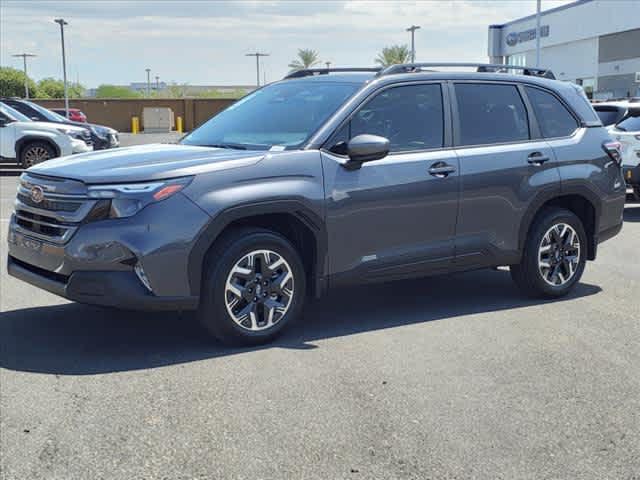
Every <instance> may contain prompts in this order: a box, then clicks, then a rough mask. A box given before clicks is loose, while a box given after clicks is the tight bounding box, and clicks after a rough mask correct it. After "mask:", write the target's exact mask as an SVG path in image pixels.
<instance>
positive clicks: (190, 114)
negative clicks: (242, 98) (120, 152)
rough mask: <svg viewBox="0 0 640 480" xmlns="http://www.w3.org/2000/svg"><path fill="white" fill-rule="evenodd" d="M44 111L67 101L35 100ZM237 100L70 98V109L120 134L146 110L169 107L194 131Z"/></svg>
mask: <svg viewBox="0 0 640 480" xmlns="http://www.w3.org/2000/svg"><path fill="white" fill-rule="evenodd" d="M33 101H34V102H36V103H37V104H39V105H42V106H43V107H45V108H64V100H61V99H52V100H39V99H35V100H33ZM233 102H235V100H229V99H212V98H184V99H176V98H168V99H157V98H151V99H141V98H135V99H102V98H84V99H70V100H69V108H79V109H80V110H82V111H83V112H84V113H85V115H86V116H87V120H88V121H89V122H91V123H97V124H99V125H107V126H109V127H112V128H115V129H116V130H118V131H120V132H130V131H131V117H140V125H142V109H143V108H144V107H169V108H170V109H171V110H173V113H174V115H175V117H176V118H177V117H182V118H183V121H184V129H185V131H190V130H193V129H194V128H195V127H197V126H199V125H202V123H204V122H205V121H207V120H208V119H209V118H211V117H213V116H214V115H215V114H217V113H218V112H220V111H222V110H224V109H225V108H227V106H229V105H231V104H232V103H233Z"/></svg>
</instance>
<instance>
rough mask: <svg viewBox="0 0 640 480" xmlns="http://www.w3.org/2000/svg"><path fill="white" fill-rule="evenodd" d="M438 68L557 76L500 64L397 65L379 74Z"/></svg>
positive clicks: (528, 68) (531, 68)
mask: <svg viewBox="0 0 640 480" xmlns="http://www.w3.org/2000/svg"><path fill="white" fill-rule="evenodd" d="M436 67H474V68H476V71H477V72H488V73H497V72H502V73H505V72H508V71H509V70H522V74H523V75H530V76H533V77H544V78H550V79H553V80H555V78H556V77H555V75H554V74H553V72H552V71H551V70H548V69H546V68H535V67H526V66H522V65H503V64H499V63H401V64H397V65H390V66H388V67H387V68H385V69H384V70H381V71H380V72H378V76H379V77H381V76H383V75H393V74H395V73H411V72H419V71H423V70H422V69H424V68H436Z"/></svg>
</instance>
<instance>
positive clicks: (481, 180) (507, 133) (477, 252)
mask: <svg viewBox="0 0 640 480" xmlns="http://www.w3.org/2000/svg"><path fill="white" fill-rule="evenodd" d="M451 88H452V97H453V103H452V104H453V109H454V142H455V146H456V153H457V155H458V157H459V160H460V188H461V196H460V212H459V219H458V225H457V230H456V241H455V250H456V260H455V263H456V266H457V267H460V268H465V269H466V268H475V267H483V266H491V265H500V264H510V263H513V262H517V261H519V253H518V252H519V235H520V227H521V225H522V220H523V217H524V215H525V212H526V210H527V208H528V206H529V205H530V204H531V202H532V200H533V199H534V197H535V196H536V195H537V194H539V193H540V192H542V191H543V190H544V189H547V188H559V182H560V177H559V173H558V169H557V162H556V160H555V157H554V153H553V151H552V149H551V147H550V146H549V145H548V144H547V142H546V141H544V140H543V139H542V138H541V135H540V132H539V128H538V127H537V123H536V122H535V118H534V116H533V114H532V112H531V108H527V106H528V101H527V99H526V96H525V94H524V91H523V89H522V87H521V86H519V85H518V84H516V83H509V82H478V81H469V82H453V83H452V84H451Z"/></svg>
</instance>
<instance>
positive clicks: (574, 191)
mask: <svg viewBox="0 0 640 480" xmlns="http://www.w3.org/2000/svg"><path fill="white" fill-rule="evenodd" d="M568 195H577V196H580V197H583V198H585V199H586V200H587V201H588V202H589V203H590V204H591V205H592V206H593V209H594V212H595V219H594V229H593V235H592V236H590V238H589V239H588V241H589V252H591V255H590V256H595V252H596V247H597V243H598V241H597V238H598V230H599V221H600V212H601V210H602V203H601V200H600V198H599V197H598V195H597V194H596V193H595V192H594V191H593V190H592V189H591V188H589V187H588V186H586V185H570V186H565V185H562V186H560V185H557V186H549V187H547V188H545V189H544V190H542V191H540V192H539V193H538V194H537V195H536V197H535V198H534V199H533V201H532V202H531V203H530V204H529V207H528V208H527V210H526V211H525V214H524V215H523V217H522V221H521V223H520V230H519V232H518V249H519V251H520V252H522V251H523V250H524V245H525V242H526V241H527V233H528V232H529V228H530V227H531V224H532V223H533V220H534V218H535V217H536V215H537V214H538V212H540V209H541V208H542V207H543V206H544V205H545V204H546V203H547V202H550V201H551V200H554V199H556V198H559V197H564V196H568Z"/></svg>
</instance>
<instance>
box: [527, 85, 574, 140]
mask: <svg viewBox="0 0 640 480" xmlns="http://www.w3.org/2000/svg"><path fill="white" fill-rule="evenodd" d="M526 89H527V95H528V96H529V101H530V102H531V104H532V105H533V111H534V112H535V114H536V118H537V120H538V124H539V125H540V130H541V131H542V136H543V137H546V138H553V137H566V136H568V135H571V134H572V133H573V132H574V131H575V129H576V128H578V123H577V122H576V119H575V118H573V116H572V115H571V114H570V113H569V111H568V110H567V109H566V108H565V107H564V105H562V103H560V101H559V100H558V99H557V98H556V97H554V96H553V95H551V94H550V93H547V92H544V91H542V90H540V89H538V88H531V87H526Z"/></svg>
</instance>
